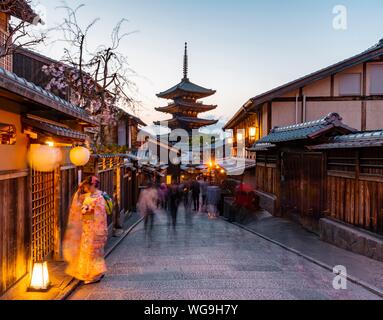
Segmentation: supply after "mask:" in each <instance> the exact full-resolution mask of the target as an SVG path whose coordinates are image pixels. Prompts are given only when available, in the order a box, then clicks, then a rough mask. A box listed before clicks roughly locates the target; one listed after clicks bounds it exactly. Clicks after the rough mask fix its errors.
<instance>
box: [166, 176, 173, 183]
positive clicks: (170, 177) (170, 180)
mask: <svg viewBox="0 0 383 320" xmlns="http://www.w3.org/2000/svg"><path fill="white" fill-rule="evenodd" d="M166 184H168V185H171V184H172V176H166Z"/></svg>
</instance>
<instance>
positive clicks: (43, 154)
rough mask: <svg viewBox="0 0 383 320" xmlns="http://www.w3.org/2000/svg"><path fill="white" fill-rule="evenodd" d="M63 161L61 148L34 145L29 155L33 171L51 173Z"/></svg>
mask: <svg viewBox="0 0 383 320" xmlns="http://www.w3.org/2000/svg"><path fill="white" fill-rule="evenodd" d="M61 161H62V153H61V150H60V149H59V148H54V147H50V146H48V145H40V144H32V145H31V146H30V149H29V153H28V162H29V165H30V167H31V168H32V169H33V170H36V171H40V172H50V171H53V170H55V169H56V168H57V167H58V166H59V165H60V163H61Z"/></svg>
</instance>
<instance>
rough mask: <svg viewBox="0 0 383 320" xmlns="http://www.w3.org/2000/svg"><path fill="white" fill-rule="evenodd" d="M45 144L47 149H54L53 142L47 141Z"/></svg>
mask: <svg viewBox="0 0 383 320" xmlns="http://www.w3.org/2000/svg"><path fill="white" fill-rule="evenodd" d="M46 144H47V146H48V147H54V146H55V143H54V142H53V141H47V142H46Z"/></svg>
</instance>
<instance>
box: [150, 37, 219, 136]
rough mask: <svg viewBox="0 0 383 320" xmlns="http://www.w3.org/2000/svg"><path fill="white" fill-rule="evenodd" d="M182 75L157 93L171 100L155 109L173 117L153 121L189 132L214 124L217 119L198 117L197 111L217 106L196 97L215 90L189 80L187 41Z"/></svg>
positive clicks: (200, 111)
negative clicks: (171, 84)
mask: <svg viewBox="0 0 383 320" xmlns="http://www.w3.org/2000/svg"><path fill="white" fill-rule="evenodd" d="M183 75H184V76H183V79H182V80H181V82H180V83H179V84H177V85H176V86H174V87H172V88H170V89H169V90H166V91H164V92H161V93H159V94H157V97H159V98H162V99H170V100H173V102H172V103H170V104H169V105H168V106H166V107H161V108H156V110H157V111H160V112H164V113H169V114H171V115H172V116H173V118H172V119H170V120H166V121H164V122H162V121H161V122H155V124H156V125H163V124H164V123H166V124H167V126H168V127H169V128H170V129H172V130H174V129H184V130H186V131H187V132H189V133H191V132H192V130H193V129H200V128H202V127H205V126H210V125H213V124H216V123H217V122H218V121H217V120H208V119H201V118H198V114H199V113H202V112H207V111H211V110H214V109H216V108H217V106H215V105H205V104H203V103H202V102H199V101H198V99H202V98H206V97H209V96H211V95H213V94H215V93H216V91H215V90H211V89H206V88H203V87H201V86H198V85H196V84H194V83H192V82H191V81H190V80H189V78H188V54H187V43H185V55H184V67H183Z"/></svg>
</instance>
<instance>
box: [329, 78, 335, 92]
mask: <svg viewBox="0 0 383 320" xmlns="http://www.w3.org/2000/svg"><path fill="white" fill-rule="evenodd" d="M330 95H331V97H334V96H335V75H334V74H332V75H331V87H330Z"/></svg>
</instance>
